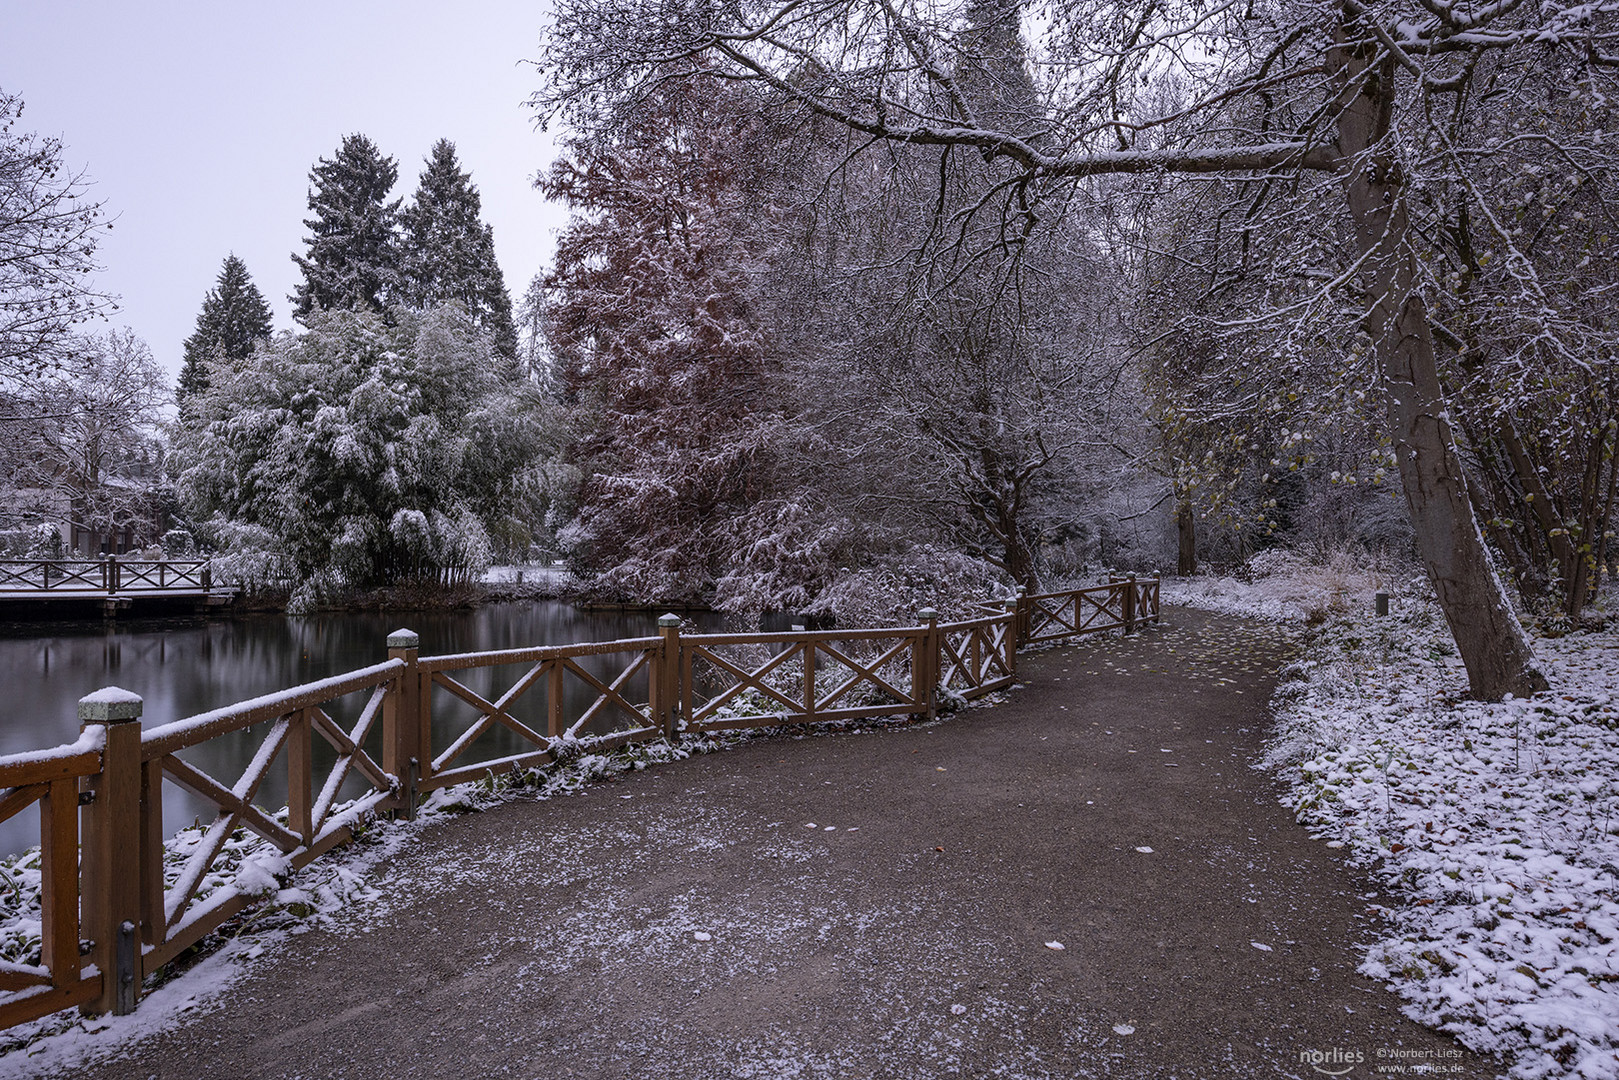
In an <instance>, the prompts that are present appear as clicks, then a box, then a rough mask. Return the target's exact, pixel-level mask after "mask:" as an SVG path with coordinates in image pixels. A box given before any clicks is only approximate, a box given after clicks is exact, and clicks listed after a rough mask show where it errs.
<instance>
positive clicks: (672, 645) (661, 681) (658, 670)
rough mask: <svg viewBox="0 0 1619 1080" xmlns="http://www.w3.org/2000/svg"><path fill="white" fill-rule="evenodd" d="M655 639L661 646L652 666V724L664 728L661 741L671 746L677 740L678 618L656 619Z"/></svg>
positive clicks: (670, 613)
mask: <svg viewBox="0 0 1619 1080" xmlns="http://www.w3.org/2000/svg"><path fill="white" fill-rule="evenodd" d="M658 636H659V637H660V638H662V639H663V643H662V644H661V645H660V646H659V648H658V651H657V653H656V654H655V659H654V661H653V664H652V675H651V681H650V685H649V693H650V695H651V698H652V720H653V723H655V724H657V725H658V726H659V727H661V728H663V737H664V738H666V739H668V740H669V741H670V742H674V741H675V740H676V739H678V738H680V704H679V702H680V616H679V615H676V614H674V613H673V612H669V613H668V614H665V615H659V616H658Z"/></svg>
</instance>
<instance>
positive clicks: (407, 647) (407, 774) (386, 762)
mask: <svg viewBox="0 0 1619 1080" xmlns="http://www.w3.org/2000/svg"><path fill="white" fill-rule="evenodd" d="M421 643H422V639H421V635H419V634H417V633H416V632H415V631H414V630H395V631H394V632H393V633H391V634H389V635H388V659H390V660H403V661H404V662H405V669H404V670H403V671H401V672H400V673H399V684H398V686H397V687H395V688H394V689H393V690H392V691H390V692H389V694H388V696H387V697H386V698H384V699H383V702H382V771H383V772H385V773H387V774H388V775H390V776H397V777H399V794H398V796H397V797H396V802H395V804H396V807H397V808H398V809H400V810H403V811H404V812H405V820H406V821H410V820H412V819H414V818H415V817H416V780H417V778H418V776H420V773H421V758H422V747H421V745H420V744H421V720H420V711H421V701H420V696H421V680H420V679H419V678H418V676H417V670H416V661H417V657H418V653H419V651H420V649H421Z"/></svg>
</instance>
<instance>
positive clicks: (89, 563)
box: [0, 555, 214, 596]
mask: <svg viewBox="0 0 1619 1080" xmlns="http://www.w3.org/2000/svg"><path fill="white" fill-rule="evenodd" d="M213 584H214V582H213V569H212V567H211V566H210V565H209V562H208V560H207V559H185V560H175V559H159V560H152V561H147V560H141V559H128V558H119V557H118V556H116V555H109V556H107V557H106V558H105V559H4V560H0V592H10V593H17V592H40V593H64V592H100V593H106V594H108V595H109V596H115V595H117V594H119V593H152V592H167V591H180V590H183V591H197V590H201V591H203V592H207V591H208V590H210V589H212V588H213Z"/></svg>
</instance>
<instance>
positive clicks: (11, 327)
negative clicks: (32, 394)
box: [0, 91, 113, 388]
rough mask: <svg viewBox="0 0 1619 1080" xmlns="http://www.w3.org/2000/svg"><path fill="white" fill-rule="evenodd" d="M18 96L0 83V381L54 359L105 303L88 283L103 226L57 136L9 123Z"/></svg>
mask: <svg viewBox="0 0 1619 1080" xmlns="http://www.w3.org/2000/svg"><path fill="white" fill-rule="evenodd" d="M22 109H23V103H22V99H21V98H19V97H17V96H15V95H13V94H7V93H5V92H4V91H0V388H3V387H4V385H5V384H7V383H10V384H12V385H14V386H15V385H17V384H20V383H22V382H25V381H27V380H29V379H32V378H34V377H36V376H38V375H39V374H40V373H41V372H44V371H46V370H49V369H50V368H52V367H56V366H58V365H60V364H61V362H62V360H63V358H64V350H65V347H66V346H67V344H68V342H69V338H70V335H71V333H72V328H73V327H74V326H75V325H76V324H78V323H80V322H83V321H84V320H86V319H88V318H90V317H92V316H94V315H96V314H99V313H102V312H105V311H108V310H111V308H112V307H113V302H112V299H111V298H110V297H108V296H105V295H103V294H101V293H99V292H97V291H96V290H94V289H93V288H91V287H90V286H89V283H88V280H87V279H88V277H89V275H90V274H91V273H93V272H94V271H95V270H96V269H98V267H97V266H96V263H95V250H96V244H97V243H98V242H99V240H100V239H101V232H102V230H103V229H105V228H108V227H109V226H108V225H107V223H106V222H105V221H104V220H103V217H102V213H101V204H100V203H97V202H91V201H89V200H88V199H87V198H86V191H87V189H88V187H89V181H88V180H87V179H86V178H85V176H84V174H83V173H82V172H73V171H71V170H69V169H68V168H67V166H66V165H65V164H64V163H63V161H62V144H61V142H60V140H57V139H48V138H40V137H39V136H37V135H34V134H32V133H28V132H21V131H18V130H16V124H17V120H18V118H19V117H20V116H21V115H22Z"/></svg>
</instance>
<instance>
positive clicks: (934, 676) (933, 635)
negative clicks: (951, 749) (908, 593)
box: [911, 608, 939, 720]
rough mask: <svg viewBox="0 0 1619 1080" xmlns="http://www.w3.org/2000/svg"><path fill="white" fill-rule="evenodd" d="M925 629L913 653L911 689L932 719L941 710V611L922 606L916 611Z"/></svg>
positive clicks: (923, 712) (927, 715) (918, 702)
mask: <svg viewBox="0 0 1619 1080" xmlns="http://www.w3.org/2000/svg"><path fill="white" fill-rule="evenodd" d="M916 617H917V619H918V620H919V621H920V622H921V623H922V626H923V631H922V634H921V635H920V637H918V639H917V641H916V644H915V645H914V646H912V647H913V648H914V649H915V650H916V651H915V653H914V654H913V655H912V656H911V693H912V695H913V696H914V697H915V698H916V703H917V704H918V705H919V706H921V707H922V714H923V715H924V716H925V717H926V718H927V719H929V720H932V719H933V718H934V717H935V716H937V715H938V714H939V613H938V612H937V611H934V610H933V609H932V608H923V609H922V610H921V611H918V612H917V613H916Z"/></svg>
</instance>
